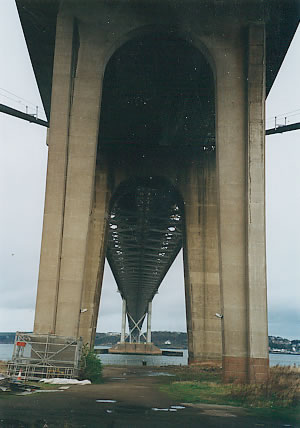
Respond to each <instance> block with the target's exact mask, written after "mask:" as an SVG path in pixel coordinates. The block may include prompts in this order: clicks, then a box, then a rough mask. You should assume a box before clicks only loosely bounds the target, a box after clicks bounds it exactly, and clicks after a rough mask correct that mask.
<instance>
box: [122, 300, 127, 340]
mask: <svg viewBox="0 0 300 428" xmlns="http://www.w3.org/2000/svg"><path fill="white" fill-rule="evenodd" d="M125 330H126V300H125V299H123V303H122V328H121V343H124V342H125Z"/></svg>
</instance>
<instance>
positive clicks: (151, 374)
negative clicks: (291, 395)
mask: <svg viewBox="0 0 300 428" xmlns="http://www.w3.org/2000/svg"><path fill="white" fill-rule="evenodd" d="M159 371H160V370H159V369H158V368H157V367H156V368H153V369H151V368H146V367H137V368H131V367H126V368H125V367H123V368H120V367H107V366H106V367H105V369H104V376H105V383H103V384H101V385H87V386H72V387H70V389H68V390H66V391H60V392H45V393H36V394H32V395H27V396H10V397H9V398H2V399H0V427H1V428H43V427H45V428H46V427H48V428H56V427H57V428H60V427H64V428H71V427H72V428H73V427H74V428H77V427H88V428H90V427H91V428H93V427H97V428H106V427H107V428H148V427H151V428H156V427H158V428H160V427H163V428H169V427H172V428H177V427H178V428H179V427H180V428H194V427H195V428H196V427H197V428H199V427H203V428H210V427H218V428H219V427H220V428H221V427H222V428H250V427H251V428H253V427H264V428H266V427H268V428H275V427H283V426H284V425H283V424H282V423H276V422H274V421H272V422H267V421H266V420H263V419H259V420H258V419H254V418H252V417H248V416H247V415H246V414H245V412H244V411H243V410H242V409H238V408H231V407H230V406H226V407H225V406H217V405H198V406H197V405H194V406H186V407H185V408H184V409H172V408H171V406H176V405H180V403H178V402H175V401H174V400H172V399H171V398H170V397H168V396H167V395H166V394H164V393H162V392H161V391H160V390H159V384H160V383H163V382H164V381H165V379H166V378H165V377H164V376H156V375H155V374H157V372H159ZM161 372H165V373H166V372H167V369H166V370H165V369H161ZM96 400H115V401H116V402H112V403H108V402H97V401H96ZM156 409H168V411H166V410H156ZM286 426H291V425H286Z"/></svg>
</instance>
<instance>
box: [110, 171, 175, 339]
mask: <svg viewBox="0 0 300 428" xmlns="http://www.w3.org/2000/svg"><path fill="white" fill-rule="evenodd" d="M182 211H183V210H182V201H180V199H179V198H178V193H177V192H175V191H174V189H172V188H170V186H168V185H167V184H166V183H164V182H163V183H161V182H159V181H157V180H155V179H143V180H139V181H138V182H137V183H130V184H128V183H127V185H126V186H124V185H123V186H122V189H119V191H118V195H116V197H115V199H114V202H113V204H112V208H111V211H110V218H109V231H108V244H107V259H108V261H109V264H110V266H111V269H112V272H113V274H114V277H115V279H116V282H117V284H118V288H119V290H120V293H121V295H122V297H123V298H124V299H125V300H126V304H127V312H128V314H130V316H131V318H129V319H128V321H129V326H130V328H132V327H133V321H132V319H133V320H135V321H136V322H138V320H140V319H142V317H143V316H144V315H145V314H146V313H147V308H148V302H151V301H152V299H153V297H154V295H155V294H156V293H157V290H158V287H159V285H160V284H161V282H162V280H163V278H164V276H165V274H166V273H167V271H168V269H169V267H170V265H171V264H172V263H173V261H174V259H175V257H176V255H177V254H178V251H179V250H180V248H181V246H182ZM133 335H134V332H133Z"/></svg>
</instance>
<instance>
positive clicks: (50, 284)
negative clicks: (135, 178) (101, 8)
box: [34, 10, 103, 337]
mask: <svg viewBox="0 0 300 428" xmlns="http://www.w3.org/2000/svg"><path fill="white" fill-rule="evenodd" d="M75 34H76V31H75V21H74V20H73V18H72V14H71V13H70V11H69V12H67V13H66V14H65V13H64V11H63V10H62V11H61V12H60V14H59V16H58V22H57V30H56V47H55V59H54V70H53V90H52V110H51V111H52V113H51V130H50V133H49V138H48V144H49V160H48V173H47V174H48V175H47V189H46V203H45V214H44V227H43V243H42V252H41V264H40V274H39V286H38V296H37V303H36V317H35V325H34V331H35V333H48V332H52V333H55V334H57V335H61V336H72V337H78V335H79V325H80V317H81V311H80V309H81V308H82V306H81V305H82V296H83V294H84V291H83V283H84V277H85V261H86V249H87V246H88V231H89V226H90V215H91V212H92V207H93V201H94V181H95V169H96V156H97V145H98V128H99V116H100V100H101V89H102V74H103V73H102V72H101V70H103V60H102V52H101V47H99V43H97V41H96V40H94V39H95V38H96V37H97V36H96V35H95V34H94V33H93V30H92V28H86V29H85V31H84V37H83V38H82V40H81V42H80V47H79V44H78V43H76V37H75ZM77 58H78V61H77ZM91 58H93V61H91ZM77 62H78V63H77ZM91 298H92V299H93V298H94V296H93V297H91ZM88 312H89V311H87V312H86V314H87V313H88ZM92 312H93V311H92ZM90 313H91V312H90ZM90 325H91V324H89V328H93V327H90Z"/></svg>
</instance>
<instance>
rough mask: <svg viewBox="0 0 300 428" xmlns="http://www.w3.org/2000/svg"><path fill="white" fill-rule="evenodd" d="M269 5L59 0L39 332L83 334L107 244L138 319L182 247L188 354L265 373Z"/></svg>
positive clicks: (246, 373) (247, 377)
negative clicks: (174, 221)
mask: <svg viewBox="0 0 300 428" xmlns="http://www.w3.org/2000/svg"><path fill="white" fill-rule="evenodd" d="M41 3H42V2H41V1H34V2H33V1H32V2H31V1H29V0H22V1H19V2H18V4H19V9H20V11H21V17H22V16H23V18H22V19H23V23H24V22H25V21H26V20H25V21H24V13H25V12H24V10H22V5H23V4H26V5H27V6H28V7H32V11H33V12H36V11H37V10H38V9H39V5H40V6H41ZM271 3H272V2H271ZM276 4H277V3H276ZM55 5H58V3H57V2H53V3H52V6H51V5H50V2H48V1H45V2H43V6H41V9H40V11H43V8H47V7H48V8H50V9H51V8H52V12H53V10H54V9H55V7H56V6H55ZM263 5H264V2H263V1H258V0H257V1H252V2H246V3H245V2H242V1H241V2H231V1H227V2H220V1H213V0H212V1H203V2H200V1H199V2H192V1H191V2H189V1H177V2H176V3H174V2H168V1H159V2H157V1H152V2H148V1H140V2H134V1H124V0H123V1H121V0H120V1H114V2H106V1H92V0H91V1H89V2H88V7H87V3H86V2H84V1H80V0H68V1H62V2H60V4H59V7H58V15H57V23H56V39H55V54H54V66H53V78H52V97H51V126H50V131H49V134H48V145H49V160H48V172H47V189H46V202H45V213H44V227H43V240H42V251H41V262H40V274H39V285H38V295H37V304H36V317H35V326H34V330H35V332H36V333H48V332H53V333H55V334H58V335H65V336H75V337H77V336H79V335H81V336H83V338H84V340H85V341H87V342H90V343H92V341H93V339H94V335H95V329H96V324H97V316H98V308H99V299H100V295H101V283H102V277H103V266H104V259H105V255H106V251H107V255H108V259H109V261H110V264H111V266H112V269H113V273H114V275H115V278H116V280H117V283H118V286H119V289H120V291H121V293H122V295H123V297H124V298H125V299H127V301H128V302H127V310H128V311H130V312H132V313H133V317H134V321H135V322H138V319H135V318H138V317H139V316H140V315H141V314H142V313H143V312H145V310H146V307H147V303H148V300H151V299H152V298H153V293H154V292H155V290H156V289H157V287H158V286H159V284H160V282H161V280H162V278H163V276H164V274H165V273H166V270H167V268H168V267H169V265H170V264H171V263H172V261H173V259H174V257H175V256H176V253H177V251H178V250H179V249H180V246H181V245H183V250H184V272H185V290H186V309H187V327H188V339H189V360H190V362H191V363H197V362H201V361H205V360H212V359H221V358H222V359H223V368H224V379H225V381H228V380H231V379H232V380H236V381H241V382H246V381H251V382H254V381H257V382H260V381H264V380H265V379H266V378H267V377H268V342H267V338H268V337H267V309H266V275H265V217H264V216H265V214H264V212H265V208H264V200H265V196H264V101H265V88H266V81H265V63H266V61H265V20H266V16H267V15H265V13H264V8H263V7H262V6H263ZM269 7H270V13H271V14H272V13H273V12H274V11H273V9H272V7H273V6H269ZM44 12H45V10H44ZM277 12H278V10H277ZM279 12H280V11H279ZM47 22H48V24H49V25H50V26H51V22H52V21H51V15H49V20H48V21H47ZM26 25H27V26H28V24H26V22H25V26H26ZM278 28H279V30H278V31H279V32H280V31H283V30H282V29H281V27H280V25H278ZM25 33H26V30H25ZM29 33H30V31H29ZM29 33H28V31H27V34H29ZM280 34H281V33H280ZM29 35H30V34H29ZM29 38H30V37H29ZM50 45H51V43H50V44H49V46H50ZM49 46H48V47H49ZM32 52H33V57H35V58H36V56H35V51H34V49H32ZM270 52H273V51H272V50H271V51H270ZM270 58H273V59H274V56H273V57H272V55H271V56H270ZM47 64H48V63H47V61H46V60H45V61H44V62H43V61H42V65H43V66H45V67H46V66H47ZM276 66H277V69H278V64H277V65H276ZM269 75H270V73H269ZM273 77H274V76H273ZM273 77H272V76H271V77H269V78H268V79H269V80H268V82H267V85H268V86H269V87H270V84H271V83H270V82H272V79H273ZM50 80H51V79H50ZM40 84H41V80H40ZM49 87H51V82H50V86H49ZM43 89H44V92H45V93H46V92H47V87H46V88H45V87H44V88H43ZM102 94H103V95H102ZM46 98H47V97H46V96H45V98H44V100H45V102H47V99H46ZM153 183H156V184H155V185H154V184H153ZM120 189H125V193H123V195H124V194H126V195H127V196H126V197H125V199H124V198H123V199H124V200H123V202H122V201H121V202H122V203H121V202H120V198H119V199H118V195H119V193H120ZM141 189H142V190H141ZM164 192H165V195H166V196H167V195H170V192H171V194H173V196H172V197H173V202H171V203H170V201H171V199H172V198H171V199H170V198H169V202H168V198H167V197H166V198H165V199H166V201H164V202H162V201H163V199H164V198H163V194H164ZM172 192H173V193H172ZM145 195H146V196H145ZM147 195H148V196H147ZM159 195H160V196H159ZM147 198H148V199H147ZM174 198H175V199H174ZM130 201H131V202H132V203H131V202H130ZM137 201H139V203H137ZM157 203H159V204H161V208H162V209H161V212H162V213H163V216H164V219H161V221H156V224H155V226H157V227H158V229H157V231H154V229H153V219H154V218H155V215H156V214H157V212H159V209H157V208H156V209H154V208H153V209H152V208H151V209H150V208H149V207H150V206H151V207H154V206H155V204H157ZM147 204H148V205H147ZM146 206H148V208H149V209H148V208H147V209H146V208H145V207H146ZM141 207H144V208H143V209H141ZM176 207H178V210H180V221H181V223H182V225H181V227H180V228H178V229H179V230H178V233H179V232H180V234H178V235H177V237H176V242H175V244H174V245H173V247H172V246H171V245H169V244H168V245H166V242H165V238H166V237H167V235H166V233H167V232H166V228H168V227H169V221H170V218H171V216H172V215H175V214H176V213H175V214H174V212H172V209H173V210H174V209H176ZM117 208H118V209H117ZM126 209H127V210H128V211H129V213H126ZM147 210H148V211H147ZM116 211H117V212H116ZM141 211H143V214H142V213H141ZM146 211H147V213H146ZM145 213H146V214H145ZM155 213H156V214H155ZM114 215H115V218H116V221H117V220H118V221H119V223H118V224H117V223H116V224H115V225H116V226H117V228H118V227H119V226H120V235H119V236H117V238H116V234H115V235H114V234H113V229H112V225H113V224H114V223H113V221H112V220H113V219H114V217H113V216H114ZM130 218H131V220H130ZM132 219H134V220H132ZM108 220H109V221H108ZM126 224H127V225H128V226H129V229H130V231H129V232H130V233H129V235H130V234H131V237H130V236H128V235H127V236H123V237H122V236H121V235H122V234H121V228H123V231H124V228H126ZM175 229H176V228H175ZM172 232H175V231H173V230H172ZM147 233H148V241H147V239H146V240H145V234H147ZM175 235H176V234H175V233H173V234H171V235H170V236H171V240H173V238H174V237H175ZM114 236H115V238H114ZM151 237H153V238H154V239H153V240H154V243H153V247H152V248H150V247H151V246H150V245H149V243H150V242H151ZM134 243H136V246H135V245H134ZM145 244H146V245H145ZM116 245H120V249H119V248H118V247H116ZM146 247H147V256H145V257H138V253H139V255H141V254H146V253H145V248H146ZM171 247H172V248H171ZM116 248H118V251H116ZM170 248H171V249H170ZM132 249H133V253H131V256H130V254H129V253H130V251H132ZM163 249H164V250H166V255H167V257H166V258H165V257H164V256H162V255H160V254H161V253H162V250H163ZM151 251H152V253H151ZM123 254H124V257H120V256H121V255H122V256H123ZM134 254H135V255H136V257H135V256H134ZM151 256H153V257H154V258H153V262H152V263H151V262H150V260H151ZM163 259H164V260H165V259H166V261H164V268H162V269H161V270H159V273H158V274H155V272H156V271H157V265H158V264H159V263H160V262H159V260H161V261H162V260H163ZM122 260H125V261H124V263H123V262H122ZM130 269H131V274H130ZM122 270H123V271H124V270H125V271H126V275H125V277H126V280H125V281H123V282H122V279H121V277H122V275H123V274H122ZM136 271H137V272H138V274H137V275H135V276H134V273H135V272H136ZM156 275H157V276H158V280H157V281H154V282H153V278H154V277H155V276H156ZM150 284H152V285H151V286H150ZM143 287H144V291H143ZM83 308H84V309H87V310H85V311H83V310H82V309H83ZM215 313H221V314H222V315H223V318H222V319H221V320H220V319H218V318H217V317H216V316H215Z"/></svg>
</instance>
